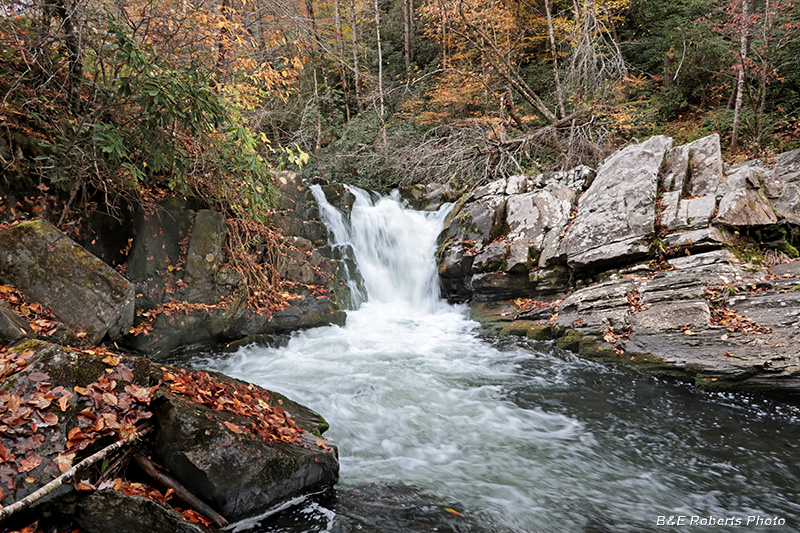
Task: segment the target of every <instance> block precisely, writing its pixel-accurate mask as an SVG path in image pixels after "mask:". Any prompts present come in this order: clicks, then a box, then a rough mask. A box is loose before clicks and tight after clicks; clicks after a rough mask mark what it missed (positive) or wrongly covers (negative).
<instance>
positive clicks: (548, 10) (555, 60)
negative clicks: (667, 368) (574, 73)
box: [544, 0, 567, 118]
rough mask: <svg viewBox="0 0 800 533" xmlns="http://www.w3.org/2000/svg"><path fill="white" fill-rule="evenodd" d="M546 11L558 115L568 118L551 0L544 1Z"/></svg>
mask: <svg viewBox="0 0 800 533" xmlns="http://www.w3.org/2000/svg"><path fill="white" fill-rule="evenodd" d="M544 9H545V12H546V13H547V33H548V34H549V37H550V51H551V52H552V54H553V78H554V79H555V83H556V99H557V100H558V113H559V115H560V118H564V117H565V116H566V114H567V113H566V111H565V110H564V91H563V90H562V89H561V78H560V77H559V75H558V53H557V51H556V37H555V32H554V31H553V13H552V10H551V8H550V0H544Z"/></svg>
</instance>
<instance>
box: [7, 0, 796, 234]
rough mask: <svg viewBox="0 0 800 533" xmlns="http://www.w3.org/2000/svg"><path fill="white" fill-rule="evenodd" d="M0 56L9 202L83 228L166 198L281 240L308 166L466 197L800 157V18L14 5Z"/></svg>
mask: <svg viewBox="0 0 800 533" xmlns="http://www.w3.org/2000/svg"><path fill="white" fill-rule="evenodd" d="M0 42H1V43H2V52H1V55H0V97H1V98H2V99H1V100H0V124H1V129H2V132H1V133H2V135H0V165H2V168H3V171H4V172H3V174H2V176H3V177H2V178H0V185H2V186H5V187H6V188H7V189H10V190H14V189H15V188H19V187H26V188H30V187H39V189H40V190H49V191H52V192H55V193H57V194H56V195H57V196H58V197H59V198H61V199H62V205H61V206H60V208H59V209H60V211H61V212H62V215H61V217H60V218H61V219H62V220H60V222H62V223H63V222H64V220H65V218H64V217H66V215H67V213H68V212H69V211H70V207H74V206H76V205H85V204H86V203H87V202H88V203H91V201H95V202H101V203H104V204H106V205H111V206H113V205H115V204H116V203H118V201H119V199H120V198H122V199H127V200H133V201H138V202H142V201H144V202H146V201H147V200H148V199H149V198H151V197H154V196H158V195H159V194H162V193H163V191H172V192H174V193H181V194H192V195H194V196H195V197H198V198H201V199H203V200H204V201H205V202H206V203H208V204H211V205H219V206H224V208H225V209H226V210H228V211H229V212H230V213H231V214H233V215H241V216H246V217H247V218H249V219H256V220H262V219H263V214H264V213H266V212H267V211H268V210H269V196H270V195H269V192H270V191H272V190H274V189H273V187H272V185H271V172H272V171H273V170H274V169H276V168H277V169H280V168H285V167H287V166H290V167H292V168H294V169H295V170H296V169H297V167H302V172H303V173H304V174H305V175H307V176H315V175H318V176H322V177H324V178H328V179H331V180H335V181H340V182H347V183H353V184H356V185H360V186H363V187H370V188H379V189H380V188H387V187H390V186H396V185H403V184H411V183H417V182H426V181H439V182H450V183H452V184H454V185H456V186H457V188H459V189H464V188H465V187H466V186H468V185H471V184H475V183H478V182H481V181H487V180H489V179H494V178H497V177H500V176H503V175H509V174H516V173H528V174H531V173H538V172H541V171H545V170H551V169H556V168H561V169H563V168H571V167H573V166H575V165H578V164H581V163H583V164H589V165H594V164H597V163H598V162H599V161H601V160H602V159H603V158H604V157H605V156H606V155H608V154H609V153H611V152H612V151H613V150H615V149H617V148H619V147H620V146H622V145H624V144H626V143H629V142H635V141H636V140H643V139H645V138H647V137H649V136H651V135H654V134H661V133H663V134H667V135H670V136H673V137H675V139H676V142H678V143H683V142H686V141H690V140H693V139H695V138H699V137H701V136H704V135H707V134H709V133H713V132H719V133H720V134H721V136H722V139H723V147H724V148H725V150H726V152H727V154H726V156H727V160H728V161H737V160H744V159H747V158H752V157H760V158H763V159H766V160H767V161H768V160H769V159H770V158H771V157H773V156H774V155H775V154H777V153H780V152H782V151H786V150H790V149H794V148H799V147H800V121H799V120H798V117H800V64H799V63H798V61H797V59H798V58H800V2H797V0H674V1H670V2H664V1H663V0H506V1H499V0H327V1H315V0H304V1H284V0H280V1H278V0H260V1H253V0H218V1H213V2H212V1H189V0H180V1H178V0H148V1H133V2H122V1H113V0H12V1H9V0H2V2H0ZM64 204H65V205H64ZM59 225H60V226H61V225H63V224H59Z"/></svg>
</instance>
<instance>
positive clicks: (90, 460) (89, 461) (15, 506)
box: [0, 427, 153, 522]
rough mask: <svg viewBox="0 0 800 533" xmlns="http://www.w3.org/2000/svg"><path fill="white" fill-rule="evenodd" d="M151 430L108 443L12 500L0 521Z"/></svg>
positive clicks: (0, 511)
mask: <svg viewBox="0 0 800 533" xmlns="http://www.w3.org/2000/svg"><path fill="white" fill-rule="evenodd" d="M152 430H153V428H152V427H146V428H144V429H142V430H141V431H139V432H137V433H134V434H133V435H131V436H129V437H126V438H124V439H122V440H119V441H117V442H115V443H114V444H110V445H108V446H106V447H105V448H103V449H102V450H100V451H99V452H97V453H95V454H93V455H90V456H89V457H87V458H86V459H84V460H83V461H81V462H80V463H78V464H76V465H75V466H73V467H72V468H70V469H69V470H67V471H66V472H64V473H63V474H61V475H60V476H58V477H57V478H55V479H54V480H53V481H51V482H50V483H48V484H47V485H44V486H43V487H41V488H40V489H39V490H37V491H35V492H32V493H31V494H28V495H27V496H25V497H24V498H22V499H21V500H20V501H18V502H14V503H12V504H11V505H9V506H8V507H4V508H3V509H0V522H2V521H3V520H5V519H6V518H8V517H9V516H11V515H13V514H16V513H18V512H20V511H22V510H24V509H27V508H28V507H30V506H31V505H33V504H34V503H36V502H37V501H39V500H41V499H42V498H44V497H45V496H47V495H48V494H51V493H53V492H54V491H55V490H56V489H58V488H59V487H60V486H61V485H63V484H64V482H65V481H67V480H68V479H71V478H72V477H74V476H75V474H77V473H78V471H79V470H82V469H84V468H86V467H88V466H92V465H93V464H95V463H96V462H98V461H101V460H103V459H105V458H106V457H107V456H108V455H109V454H111V453H113V452H115V451H117V450H119V449H120V448H122V447H124V446H127V445H128V444H130V443H132V442H133V441H135V440H138V439H140V438H142V437H143V436H145V435H147V434H148V433H149V432H150V431H152Z"/></svg>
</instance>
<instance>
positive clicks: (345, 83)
mask: <svg viewBox="0 0 800 533" xmlns="http://www.w3.org/2000/svg"><path fill="white" fill-rule="evenodd" d="M339 1H340V0H334V2H333V7H334V12H333V14H334V24H335V25H336V42H337V43H338V44H339V55H340V57H341V59H340V60H339V75H340V76H341V77H342V91H343V92H344V114H345V120H346V122H350V81H349V77H348V72H347V69H346V68H345V64H344V54H345V51H344V37H343V34H342V17H341V12H340V7H339Z"/></svg>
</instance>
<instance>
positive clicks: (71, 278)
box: [0, 220, 134, 343]
mask: <svg viewBox="0 0 800 533" xmlns="http://www.w3.org/2000/svg"><path fill="white" fill-rule="evenodd" d="M0 283H5V284H7V285H11V286H13V287H15V288H16V289H18V290H19V291H21V292H22V293H23V294H24V295H25V296H26V297H27V298H28V300H29V301H36V302H39V303H41V304H42V305H46V306H49V307H50V308H52V310H53V313H54V314H55V316H56V318H58V320H59V321H61V322H63V323H64V324H66V325H67V326H68V327H69V328H71V329H73V330H78V329H83V330H85V331H86V333H87V336H86V338H87V340H88V341H89V342H91V343H97V342H99V341H100V340H101V339H102V338H103V337H105V336H108V337H109V338H110V339H112V340H114V339H117V338H119V337H121V336H122V335H124V334H125V333H127V332H128V330H130V328H131V326H132V324H133V313H134V289H133V286H132V285H131V284H130V283H129V282H128V281H127V280H126V279H125V278H123V277H122V276H120V275H119V274H118V273H117V272H116V271H114V269H112V268H111V267H109V266H108V265H107V264H105V263H104V262H103V261H101V260H100V259H98V258H97V257H95V256H93V255H92V254H90V253H89V252H87V251H86V250H85V249H83V248H81V247H80V246H78V244H76V243H75V242H74V241H72V240H71V239H69V238H68V237H66V236H65V235H64V234H63V233H61V232H60V231H59V230H58V229H57V228H56V227H55V226H53V225H52V224H51V223H49V222H47V221H45V220H34V221H31V222H24V223H22V224H18V225H17V226H13V227H11V228H9V229H7V230H4V231H2V232H0Z"/></svg>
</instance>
